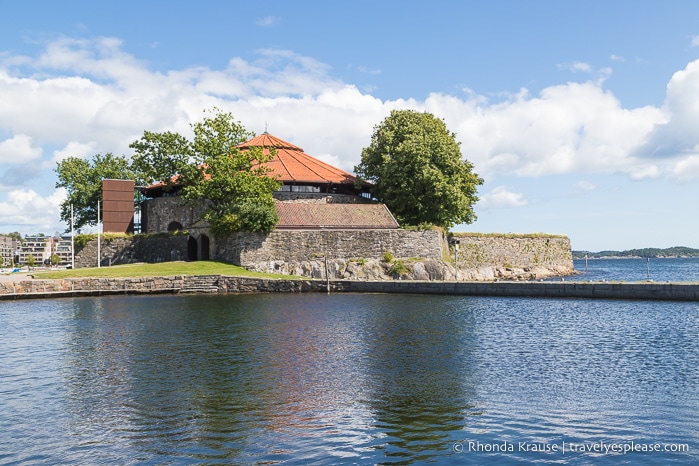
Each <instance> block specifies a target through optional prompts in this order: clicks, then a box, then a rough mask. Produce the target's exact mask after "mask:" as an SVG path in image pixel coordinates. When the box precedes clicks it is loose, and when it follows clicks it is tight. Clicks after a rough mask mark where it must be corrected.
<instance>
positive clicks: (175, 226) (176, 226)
mask: <svg viewBox="0 0 699 466" xmlns="http://www.w3.org/2000/svg"><path fill="white" fill-rule="evenodd" d="M181 229H182V224H181V223H180V222H170V224H169V225H168V226H167V231H180V230H181Z"/></svg>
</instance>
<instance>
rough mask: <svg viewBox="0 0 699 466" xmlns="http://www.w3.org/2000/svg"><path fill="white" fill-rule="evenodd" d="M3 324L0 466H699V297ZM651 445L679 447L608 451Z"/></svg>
mask: <svg viewBox="0 0 699 466" xmlns="http://www.w3.org/2000/svg"><path fill="white" fill-rule="evenodd" d="M0 328H2V329H3V330H2V334H1V335H0V464H86V463H89V464H132V463H145V464H198V463H206V464H291V465H296V464H378V463H381V464H411V463H412V464H422V463H431V464H505V465H508V464H533V463H554V464H566V465H583V464H609V465H612V464H615V465H616V464H634V465H635V464H668V463H674V464H692V463H697V462H699V418H698V417H697V412H698V411H699V347H698V346H697V341H699V304H697V303H686V302H685V303H682V302H661V303H657V302H642V301H601V300H582V299H568V300H566V299H560V300H559V299H524V298H485V297H449V296H419V295H379V294H376V295H371V294H366V295H362V294H332V295H326V294H296V295H290V294H285V295H243V296H234V295H229V296H145V297H100V298H77V299H60V300H44V301H18V302H2V303H0ZM520 442H523V443H520ZM632 442H633V444H632ZM571 444H572V445H573V447H574V448H577V449H581V448H588V449H592V450H593V451H585V452H580V451H574V452H571V451H570V448H571ZM648 444H652V445H656V444H658V445H659V447H658V448H661V449H665V448H671V449H675V450H677V449H679V450H686V449H688V451H682V452H669V451H657V452H656V451H653V452H631V453H626V454H622V453H615V454H612V453H604V451H603V449H604V448H605V446H607V447H608V448H609V447H610V446H612V445H613V446H614V448H621V449H623V448H632V446H633V445H635V446H636V448H639V446H641V448H648V447H647V445H648ZM566 446H567V448H568V451H566V452H565V453H563V452H562V451H561V448H563V447H566ZM510 448H512V450H513V451H509V449H510ZM536 448H538V449H543V450H546V449H548V450H549V451H547V452H546V451H545V452H536V451H526V450H531V449H536ZM594 449H598V450H601V451H594ZM498 450H499V451H498ZM553 450H558V451H553Z"/></svg>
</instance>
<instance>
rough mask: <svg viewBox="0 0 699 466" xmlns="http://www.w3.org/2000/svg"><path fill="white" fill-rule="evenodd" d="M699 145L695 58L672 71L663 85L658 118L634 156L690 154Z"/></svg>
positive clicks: (698, 80)
mask: <svg viewBox="0 0 699 466" xmlns="http://www.w3.org/2000/svg"><path fill="white" fill-rule="evenodd" d="M697 145H699V60H696V61H693V62H691V63H689V64H688V65H687V67H686V68H685V69H684V70H681V71H678V72H676V73H675V74H674V75H673V76H672V78H671V79H670V82H669V83H668V85H667V94H666V98H665V102H664V103H663V107H662V117H661V118H659V119H658V121H657V122H656V124H655V125H654V127H653V129H652V131H651V132H649V133H648V134H646V137H645V141H644V144H643V145H642V146H641V147H639V148H638V150H637V151H636V152H635V155H637V156H639V157H644V158H648V159H668V158H675V157H683V156H691V155H693V154H694V152H695V147H696V146H697Z"/></svg>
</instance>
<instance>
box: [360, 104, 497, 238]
mask: <svg viewBox="0 0 699 466" xmlns="http://www.w3.org/2000/svg"><path fill="white" fill-rule="evenodd" d="M455 137H456V135H455V134H454V133H451V132H449V130H448V129H447V127H446V125H445V124H444V122H443V121H442V120H440V119H438V118H436V117H435V116H434V115H432V114H430V113H426V112H425V113H421V112H416V111H412V110H394V111H392V112H391V114H390V115H389V116H388V117H387V118H386V119H385V120H384V121H383V122H382V123H380V124H378V125H376V126H375V127H374V133H373V135H372V137H371V143H370V145H369V147H366V148H364V149H363V150H362V158H361V163H360V164H359V165H357V166H356V167H355V168H354V170H355V173H356V174H357V175H358V176H359V177H360V178H361V179H364V180H366V181H369V182H371V183H373V187H372V188H371V193H372V195H373V196H374V197H375V198H376V199H378V200H379V201H381V202H383V203H385V204H386V206H387V207H388V208H389V209H390V210H391V212H393V214H394V215H395V216H396V218H397V219H398V221H399V222H401V223H402V224H405V225H415V226H416V225H421V224H432V225H437V226H441V227H444V228H451V227H452V226H454V225H456V224H460V223H472V222H473V221H474V220H475V219H476V215H475V213H474V211H473V205H474V204H475V203H476V202H477V201H478V197H477V187H478V186H479V185H481V184H483V180H482V179H481V178H480V177H479V176H478V175H477V174H476V173H474V172H473V165H472V164H471V163H470V162H469V161H467V160H465V159H463V158H462V154H461V149H460V147H459V143H458V142H457V141H456V139H455Z"/></svg>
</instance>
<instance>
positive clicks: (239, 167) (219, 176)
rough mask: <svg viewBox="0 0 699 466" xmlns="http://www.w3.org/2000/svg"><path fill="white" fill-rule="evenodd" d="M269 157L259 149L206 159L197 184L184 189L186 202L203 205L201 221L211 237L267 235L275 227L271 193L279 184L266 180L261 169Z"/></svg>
mask: <svg viewBox="0 0 699 466" xmlns="http://www.w3.org/2000/svg"><path fill="white" fill-rule="evenodd" d="M272 156H273V155H272V154H264V153H263V152H262V150H260V149H259V148H251V149H249V150H246V151H245V152H243V151H241V150H239V149H237V148H234V149H232V151H231V152H230V153H227V154H225V153H224V154H221V155H213V156H210V157H208V158H207V159H206V160H205V161H204V163H203V164H202V165H201V166H200V176H199V180H198V182H195V183H189V184H188V185H186V186H185V188H184V192H185V194H184V195H185V198H186V199H188V200H190V201H192V202H205V203H206V206H207V207H206V211H205V214H204V218H205V219H206V220H207V221H208V222H209V224H210V225H211V231H212V232H213V233H214V235H216V236H225V235H227V234H230V233H232V232H234V231H239V230H245V231H257V232H262V233H267V232H269V231H271V230H272V229H273V228H274V226H275V225H276V224H277V221H278V216H277V211H276V209H275V207H274V199H273V198H272V192H273V191H274V190H275V189H278V188H279V185H280V183H279V181H277V180H276V179H274V178H271V177H269V176H267V174H268V172H269V169H268V168H266V167H265V166H263V165H262V164H263V163H265V162H268V161H269V160H271V157H272ZM190 179H191V177H190Z"/></svg>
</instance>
